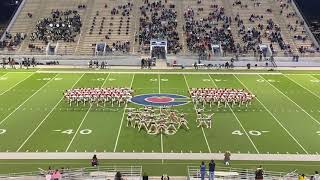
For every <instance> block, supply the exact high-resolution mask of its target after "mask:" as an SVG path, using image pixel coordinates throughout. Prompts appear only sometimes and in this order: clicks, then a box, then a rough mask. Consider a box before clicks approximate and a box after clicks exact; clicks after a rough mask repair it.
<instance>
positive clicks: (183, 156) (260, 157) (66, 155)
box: [0, 152, 320, 161]
mask: <svg viewBox="0 0 320 180" xmlns="http://www.w3.org/2000/svg"><path fill="white" fill-rule="evenodd" d="M93 154H96V155H97V156H98V157H99V159H116V160H121V159H126V160H130V159H135V160H143V159H144V160H162V159H164V160H211V159H215V160H223V159H224V153H119V152H117V153H112V152H110V153H99V152H86V153H79V152H78V153H72V152H61V153H59V152H58V153H45V152H43V153H41V152H37V153H36V152H23V153H20V152H19V153H16V152H7V153H0V159H1V160H19V159H20V160H26V159H29V160H32V159H38V160H40V159H47V160H53V159H54V160H59V159H61V160H67V159H91V158H92V155H93ZM231 158H232V160H246V161H320V155H315V154H314V155H310V154H232V156H231Z"/></svg>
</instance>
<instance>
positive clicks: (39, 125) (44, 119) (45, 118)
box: [16, 74, 84, 152]
mask: <svg viewBox="0 0 320 180" xmlns="http://www.w3.org/2000/svg"><path fill="white" fill-rule="evenodd" d="M83 76H84V74H82V75H81V76H80V78H79V79H78V80H77V81H76V82H75V83H74V84H73V86H72V87H71V89H72V88H74V86H75V85H76V84H77V83H78V82H79V81H80V80H81V79H82V77H83ZM62 100H63V97H62V98H61V99H60V100H59V101H58V102H57V104H56V105H55V106H54V107H53V108H52V109H51V111H50V112H49V113H48V114H47V115H46V116H45V117H44V118H43V120H42V121H41V122H40V123H39V124H38V126H37V127H36V128H35V129H34V130H33V131H32V133H31V134H30V135H29V136H28V137H27V139H26V140H25V141H24V142H23V143H22V144H21V145H20V147H19V148H18V149H17V151H16V152H19V151H20V149H21V148H22V147H23V146H24V145H25V144H26V143H27V142H28V141H29V139H30V138H31V137H32V136H33V134H34V133H35V132H36V131H37V130H38V129H39V128H40V127H41V125H42V124H43V123H44V122H45V121H46V120H47V118H48V117H49V116H50V114H51V113H52V112H53V111H54V110H55V109H56V108H57V106H58V105H59V104H60V102H61V101H62Z"/></svg>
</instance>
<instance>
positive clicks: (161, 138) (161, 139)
mask: <svg viewBox="0 0 320 180" xmlns="http://www.w3.org/2000/svg"><path fill="white" fill-rule="evenodd" d="M158 81H159V94H160V93H161V79H160V74H158ZM160 111H161V107H160ZM160 141H161V152H162V153H163V137H162V133H160ZM162 163H163V160H162Z"/></svg>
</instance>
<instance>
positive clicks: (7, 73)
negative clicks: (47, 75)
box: [0, 72, 34, 96]
mask: <svg viewBox="0 0 320 180" xmlns="http://www.w3.org/2000/svg"><path fill="white" fill-rule="evenodd" d="M7 74H8V73H7ZM33 74H34V72H33V73H31V74H30V75H29V76H27V77H26V78H24V79H23V80H21V81H19V82H17V83H16V84H15V85H13V86H11V87H10V88H9V89H7V90H5V91H4V92H2V93H1V94H0V96H2V95H3V94H5V93H6V92H8V91H10V90H11V89H13V88H15V87H16V86H18V85H19V84H20V83H22V82H23V81H25V80H27V79H28V78H29V77H30V76H32V75H33Z"/></svg>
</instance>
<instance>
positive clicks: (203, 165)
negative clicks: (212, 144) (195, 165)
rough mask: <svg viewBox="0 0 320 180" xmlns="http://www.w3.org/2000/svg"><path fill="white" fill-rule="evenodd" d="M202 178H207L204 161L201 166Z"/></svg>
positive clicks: (202, 179)
mask: <svg viewBox="0 0 320 180" xmlns="http://www.w3.org/2000/svg"><path fill="white" fill-rule="evenodd" d="M200 176H201V180H204V178H205V176H206V165H205V164H204V161H202V162H201V165H200Z"/></svg>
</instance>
